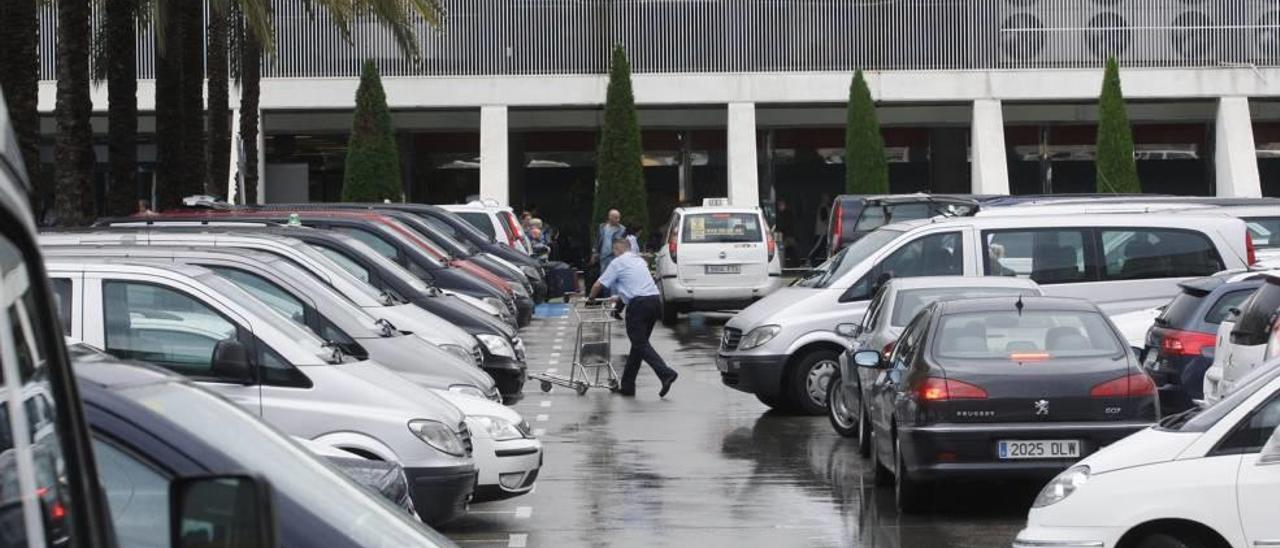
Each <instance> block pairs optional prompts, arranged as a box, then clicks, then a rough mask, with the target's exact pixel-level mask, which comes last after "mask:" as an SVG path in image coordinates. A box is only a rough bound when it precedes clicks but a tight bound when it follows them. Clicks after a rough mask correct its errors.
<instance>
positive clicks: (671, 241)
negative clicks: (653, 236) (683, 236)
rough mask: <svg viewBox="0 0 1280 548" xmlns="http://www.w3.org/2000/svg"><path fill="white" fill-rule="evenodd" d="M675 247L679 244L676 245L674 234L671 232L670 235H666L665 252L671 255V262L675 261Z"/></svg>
mask: <svg viewBox="0 0 1280 548" xmlns="http://www.w3.org/2000/svg"><path fill="white" fill-rule="evenodd" d="M677 247H679V246H677V245H676V234H675V232H672V233H671V235H670V236H668V237H667V254H668V255H671V262H673V263H674V262H676V248H677Z"/></svg>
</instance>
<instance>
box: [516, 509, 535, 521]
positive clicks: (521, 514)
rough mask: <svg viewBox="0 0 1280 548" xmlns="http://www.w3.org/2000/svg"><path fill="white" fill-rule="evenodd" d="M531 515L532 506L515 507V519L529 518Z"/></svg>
mask: <svg viewBox="0 0 1280 548" xmlns="http://www.w3.org/2000/svg"><path fill="white" fill-rule="evenodd" d="M531 517H533V507H532V506H517V507H516V519H529V518H531Z"/></svg>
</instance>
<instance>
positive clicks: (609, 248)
mask: <svg viewBox="0 0 1280 548" xmlns="http://www.w3.org/2000/svg"><path fill="white" fill-rule="evenodd" d="M626 230H627V227H624V226H622V225H621V224H619V225H618V226H609V223H604V224H602V225H600V233H599V234H597V235H596V236H597V237H598V239H599V241H598V242H596V252H597V253H599V255H600V258H601V259H604V258H605V257H610V256H612V255H613V241H614V240H617V239H618V238H621V237H622V235H623V234H624V233H625V231H626Z"/></svg>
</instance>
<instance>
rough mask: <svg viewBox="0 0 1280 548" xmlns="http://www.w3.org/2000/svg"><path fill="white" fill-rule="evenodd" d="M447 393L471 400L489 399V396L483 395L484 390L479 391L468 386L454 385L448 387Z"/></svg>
mask: <svg viewBox="0 0 1280 548" xmlns="http://www.w3.org/2000/svg"><path fill="white" fill-rule="evenodd" d="M449 391H450V392H453V393H454V394H462V395H465V396H471V397H473V398H480V399H482V400H487V399H489V396H486V395H485V393H484V390H481V389H479V388H476V387H474V386H471V385H469V384H455V385H453V386H450V387H449Z"/></svg>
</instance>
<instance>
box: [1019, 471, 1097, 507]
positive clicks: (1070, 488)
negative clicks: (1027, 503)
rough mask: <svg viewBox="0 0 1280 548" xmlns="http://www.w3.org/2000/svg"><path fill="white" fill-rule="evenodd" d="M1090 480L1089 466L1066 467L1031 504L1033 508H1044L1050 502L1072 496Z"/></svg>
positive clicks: (1053, 502)
mask: <svg viewBox="0 0 1280 548" xmlns="http://www.w3.org/2000/svg"><path fill="white" fill-rule="evenodd" d="M1088 480H1089V467H1088V466H1072V467H1071V468H1068V469H1066V470H1065V471H1063V472H1062V473H1061V474H1058V477H1056V478H1053V479H1052V480H1049V484H1048V485H1045V486H1044V489H1041V490H1040V494H1039V495H1036V500H1035V502H1033V503H1032V504H1031V507H1032V508H1044V507H1045V506H1049V505H1050V504H1055V503H1057V502H1060V501H1061V500H1062V499H1065V498H1067V497H1069V496H1071V493H1074V492H1076V489H1079V488H1080V486H1081V485H1084V482H1086V481H1088Z"/></svg>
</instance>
